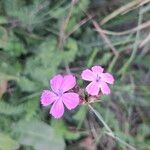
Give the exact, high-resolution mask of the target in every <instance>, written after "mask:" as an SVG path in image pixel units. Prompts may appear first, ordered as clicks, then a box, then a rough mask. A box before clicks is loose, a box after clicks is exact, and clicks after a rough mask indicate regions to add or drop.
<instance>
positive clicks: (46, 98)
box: [40, 90, 57, 106]
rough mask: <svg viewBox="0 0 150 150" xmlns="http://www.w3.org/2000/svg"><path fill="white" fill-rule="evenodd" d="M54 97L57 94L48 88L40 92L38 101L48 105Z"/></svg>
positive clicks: (55, 97)
mask: <svg viewBox="0 0 150 150" xmlns="http://www.w3.org/2000/svg"><path fill="white" fill-rule="evenodd" d="M56 99H57V96H56V95H55V94H54V93H53V92H51V91H49V90H44V91H43V92H42V95H41V100H40V101H41V104H42V105H43V106H48V105H50V104H51V103H53V102H54V101H55V100H56Z"/></svg>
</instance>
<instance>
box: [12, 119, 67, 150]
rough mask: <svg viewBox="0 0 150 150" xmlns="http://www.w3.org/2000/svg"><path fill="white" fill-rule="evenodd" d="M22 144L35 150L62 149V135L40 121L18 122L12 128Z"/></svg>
mask: <svg viewBox="0 0 150 150" xmlns="http://www.w3.org/2000/svg"><path fill="white" fill-rule="evenodd" d="M13 130H14V133H16V134H18V141H19V142H20V144H22V145H26V146H32V147H33V148H34V149H35V150H41V149H43V150H50V149H53V150H64V148H65V143H64V141H63V139H62V137H60V136H57V135H56V134H55V132H54V130H53V128H52V127H50V126H49V125H47V124H46V123H44V122H41V121H31V122H29V121H28V122H24V121H22V122H20V123H18V124H16V125H15V127H14V128H13Z"/></svg>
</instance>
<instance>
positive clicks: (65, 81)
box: [41, 66, 114, 118]
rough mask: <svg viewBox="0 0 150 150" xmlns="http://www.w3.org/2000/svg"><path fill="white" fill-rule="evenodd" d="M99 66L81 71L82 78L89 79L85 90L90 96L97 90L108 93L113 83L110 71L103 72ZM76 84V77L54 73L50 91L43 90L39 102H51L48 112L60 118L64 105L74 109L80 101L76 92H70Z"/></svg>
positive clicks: (48, 103)
mask: <svg viewBox="0 0 150 150" xmlns="http://www.w3.org/2000/svg"><path fill="white" fill-rule="evenodd" d="M103 71H104V69H103V68H102V67H101V66H93V67H92V68H91V70H90V69H86V70H84V71H83V72H82V74H81V77H82V79H83V80H86V81H91V83H90V84H89V85H88V86H87V87H86V91H87V93H88V94H89V95H91V96H96V95H98V94H99V91H100V90H101V92H102V93H103V94H110V88H109V86H108V83H109V84H113V83H114V78H113V76H112V75H111V74H110V73H103ZM75 85H76V78H75V77H74V76H73V75H65V76H62V75H56V76H54V77H53V78H52V79H51V80H50V86H51V89H52V91H50V90H44V91H43V92H42V95H41V104H42V105H43V106H48V105H50V104H52V103H53V105H52V107H51V110H50V114H51V115H52V116H54V117H55V118H61V117H62V115H63V114H64V105H65V106H66V107H67V108H68V109H69V110H71V109H74V108H75V107H77V106H78V105H79V103H80V96H79V94H78V93H75V92H72V91H71V89H73V88H74V87H75Z"/></svg>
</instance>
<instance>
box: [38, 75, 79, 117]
mask: <svg viewBox="0 0 150 150" xmlns="http://www.w3.org/2000/svg"><path fill="white" fill-rule="evenodd" d="M75 84H76V79H75V77H74V76H72V75H66V76H64V77H63V76H62V75H56V76H54V77H53V78H52V79H51V80H50V85H51V89H52V91H50V90H44V91H43V92H42V95H41V104H42V105H43V106H48V105H50V104H53V105H52V107H51V110H50V114H52V115H53V116H54V117H55V118H60V117H62V115H63V114H64V105H65V106H66V107H67V108H68V109H69V110H71V109H74V108H75V107H77V105H78V104H79V95H78V94H76V93H74V92H67V91H68V90H70V89H72V88H73V87H74V86H75Z"/></svg>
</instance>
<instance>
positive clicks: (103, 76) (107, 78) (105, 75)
mask: <svg viewBox="0 0 150 150" xmlns="http://www.w3.org/2000/svg"><path fill="white" fill-rule="evenodd" d="M101 79H102V80H103V81H105V82H107V83H109V84H113V83H114V77H113V76H112V75H111V74H110V73H102V74H101Z"/></svg>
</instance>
